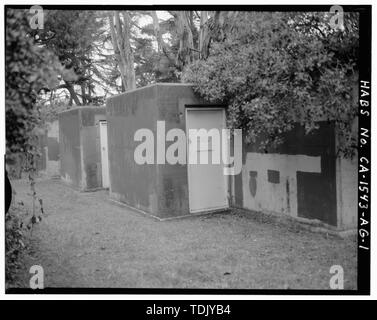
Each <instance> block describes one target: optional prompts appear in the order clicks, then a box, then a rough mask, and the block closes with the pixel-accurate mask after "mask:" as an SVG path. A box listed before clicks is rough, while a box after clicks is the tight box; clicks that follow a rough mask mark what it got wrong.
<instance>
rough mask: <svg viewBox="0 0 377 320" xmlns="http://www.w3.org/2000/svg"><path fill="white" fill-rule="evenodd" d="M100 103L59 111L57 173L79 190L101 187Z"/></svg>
mask: <svg viewBox="0 0 377 320" xmlns="http://www.w3.org/2000/svg"><path fill="white" fill-rule="evenodd" d="M100 120H106V109H105V108H103V107H81V108H75V109H72V110H68V111H64V112H62V113H60V114H59V129H60V136H59V137H60V157H61V169H60V172H61V177H62V179H63V180H64V181H66V182H67V183H69V184H70V185H72V186H73V187H76V188H78V189H79V190H83V191H90V190H96V189H98V188H102V168H101V154H100V151H101V150H100V145H99V121H100Z"/></svg>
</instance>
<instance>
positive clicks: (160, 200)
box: [106, 84, 203, 218]
mask: <svg viewBox="0 0 377 320" xmlns="http://www.w3.org/2000/svg"><path fill="white" fill-rule="evenodd" d="M198 103H201V104H203V102H202V101H200V100H199V99H198V98H197V97H196V96H195V95H194V93H193V91H192V88H191V86H189V85H183V84H155V85H151V86H148V87H145V88H141V89H136V90H133V91H130V92H127V93H125V94H121V95H117V96H114V97H111V98H109V99H108V100H107V106H106V108H107V123H108V140H109V168H110V169H109V170H110V181H111V186H110V197H111V198H112V199H115V200H118V201H121V202H124V203H126V204H128V205H130V206H132V207H135V208H138V209H140V210H143V211H145V212H147V213H149V214H151V215H154V216H158V217H161V218H166V217H172V216H182V215H187V214H189V205H188V184H187V167H186V165H180V164H176V165H171V164H165V165H163V164H144V165H139V164H137V163H136V162H135V160H134V151H135V148H136V147H137V146H138V145H139V144H140V142H138V141H136V142H135V141H134V134H135V132H136V131H137V130H138V129H142V128H147V129H150V130H151V131H152V132H153V134H154V137H155V139H156V133H157V121H159V120H164V121H165V124H166V132H167V131H168V130H170V129H172V128H179V129H182V130H185V112H184V110H185V104H198ZM170 143H173V142H169V143H166V148H168V146H169V145H170ZM155 144H156V141H155ZM155 149H156V148H155ZM155 159H156V150H155ZM155 163H156V161H155Z"/></svg>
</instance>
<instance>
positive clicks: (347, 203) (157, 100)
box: [106, 84, 357, 230]
mask: <svg viewBox="0 0 377 320" xmlns="http://www.w3.org/2000/svg"><path fill="white" fill-rule="evenodd" d="M185 105H195V106H198V105H202V106H206V104H205V103H204V101H202V100H200V99H199V98H198V97H196V96H195V94H194V93H193V91H192V88H191V86H189V85H182V84H156V85H151V86H148V87H145V88H141V89H136V90H133V91H129V92H127V93H125V94H121V95H117V96H114V97H111V98H109V99H108V100H107V107H106V111H107V122H108V141H109V146H108V148H109V170H110V197H111V198H112V199H114V200H117V201H120V202H123V203H126V204H128V205H130V206H132V207H135V208H137V209H140V210H143V211H144V212H147V213H149V214H151V215H153V216H157V217H160V218H167V217H174V216H183V215H187V214H189V200H188V199H189V196H188V181H187V166H186V165H178V164H177V165H170V164H156V161H155V164H144V165H139V164H136V162H135V160H134V151H135V149H136V147H137V146H138V145H139V144H140V143H141V142H138V141H136V142H135V141H134V134H135V132H136V131H137V130H138V129H142V128H147V129H150V130H151V131H152V132H153V134H154V145H155V155H154V156H155V160H156V135H157V121H159V120H164V121H165V125H166V128H165V133H166V132H168V131H169V130H170V129H172V128H179V129H182V130H183V131H185ZM319 125H320V127H319V129H318V130H315V131H314V132H312V133H310V134H308V135H306V134H305V129H304V128H303V127H302V126H300V125H298V124H297V125H296V126H295V128H294V129H293V130H291V131H290V132H288V133H286V134H285V135H284V137H283V139H284V143H283V144H281V145H279V146H278V147H277V148H275V149H270V150H268V153H264V152H261V150H260V149H259V144H260V141H258V142H257V143H255V144H253V145H248V144H246V143H244V144H243V167H242V172H241V173H240V174H239V175H237V176H234V177H231V178H230V180H231V181H230V182H231V183H230V194H231V202H232V206H234V207H239V208H244V209H249V210H252V211H265V212H273V213H275V214H282V215H289V216H291V217H294V218H298V219H302V220H306V221H309V220H310V221H313V220H314V221H317V222H318V223H321V224H325V225H327V226H329V227H330V228H335V229H338V230H339V229H351V228H353V227H354V226H355V225H356V217H357V210H356V197H357V166H356V163H354V162H351V161H350V160H345V159H338V158H337V157H336V133H335V128H334V124H333V123H328V122H326V121H321V122H319ZM165 143H166V145H165V150H166V149H167V148H168V147H169V145H170V143H173V142H165ZM251 214H252V213H251Z"/></svg>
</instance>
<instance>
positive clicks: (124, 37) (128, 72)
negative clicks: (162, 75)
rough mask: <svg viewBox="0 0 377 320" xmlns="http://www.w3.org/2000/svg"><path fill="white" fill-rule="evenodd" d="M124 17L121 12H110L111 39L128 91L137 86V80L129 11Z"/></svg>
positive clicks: (124, 84) (123, 81)
mask: <svg viewBox="0 0 377 320" xmlns="http://www.w3.org/2000/svg"><path fill="white" fill-rule="evenodd" d="M122 18H123V19H121V16H120V13H119V12H114V13H113V14H109V23H110V33H111V40H112V43H113V48H114V53H115V56H116V58H117V60H118V64H119V71H120V74H121V78H122V83H123V86H124V88H125V91H126V90H131V89H135V88H136V80H135V67H134V56H133V52H132V48H131V43H130V39H131V31H130V30H131V24H130V16H129V14H128V12H127V11H124V12H122ZM114 19H115V24H114ZM122 20H123V21H122Z"/></svg>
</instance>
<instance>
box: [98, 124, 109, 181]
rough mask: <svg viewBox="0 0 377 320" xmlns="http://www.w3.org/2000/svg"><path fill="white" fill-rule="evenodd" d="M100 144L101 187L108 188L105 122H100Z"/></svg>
mask: <svg viewBox="0 0 377 320" xmlns="http://www.w3.org/2000/svg"><path fill="white" fill-rule="evenodd" d="M99 128H100V143H101V163H102V187H103V188H109V187H110V180H109V155H108V149H107V122H106V121H100V123H99Z"/></svg>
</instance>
